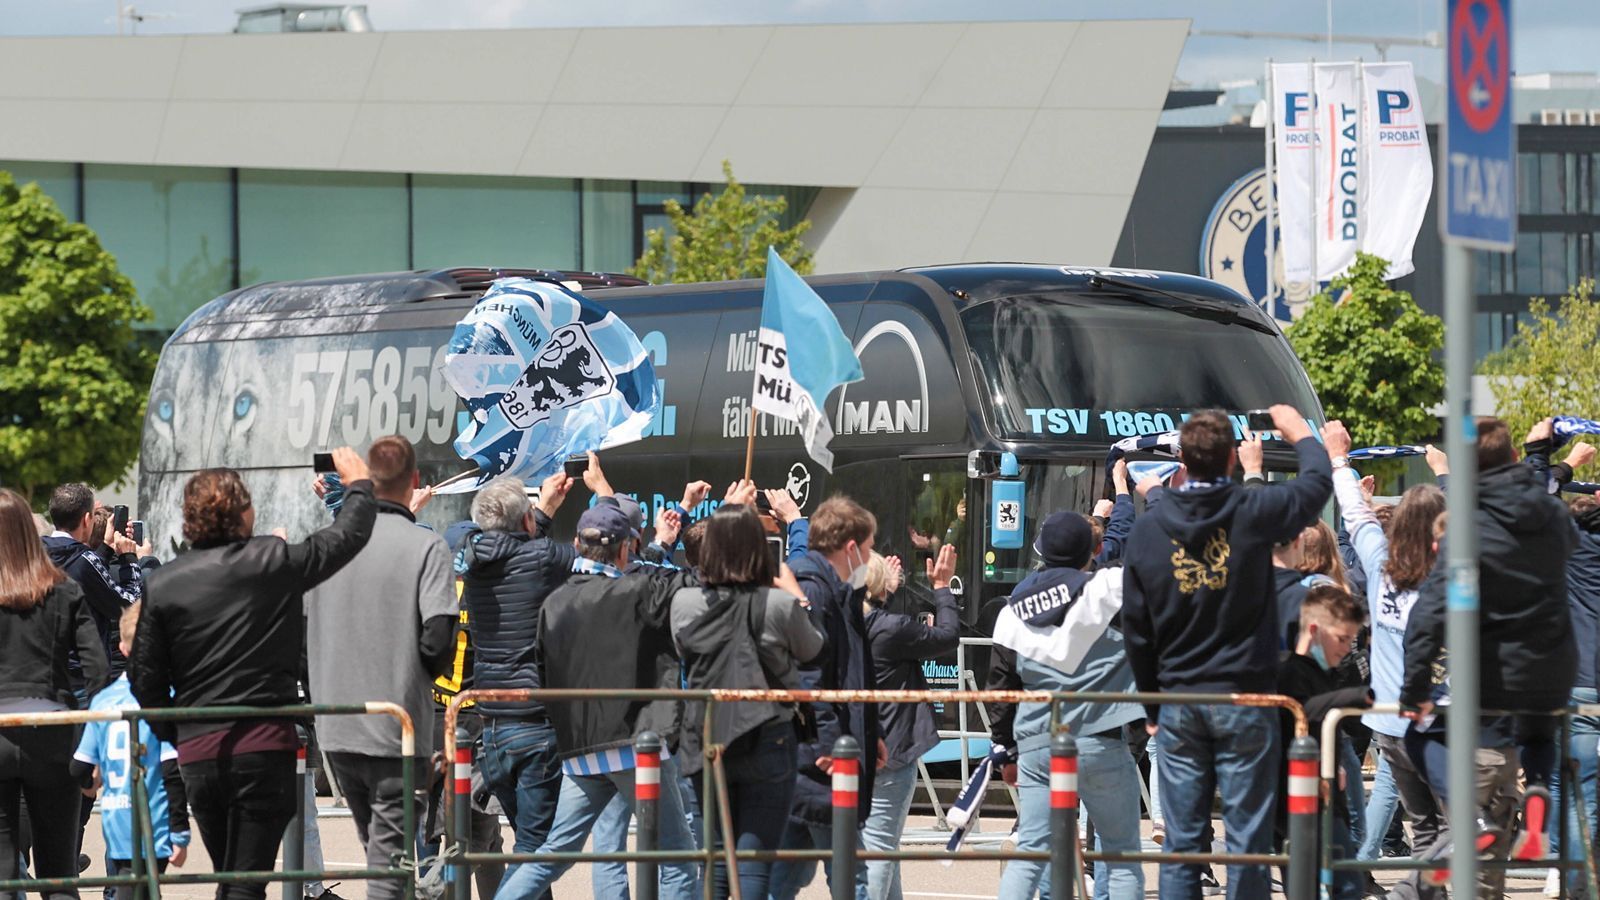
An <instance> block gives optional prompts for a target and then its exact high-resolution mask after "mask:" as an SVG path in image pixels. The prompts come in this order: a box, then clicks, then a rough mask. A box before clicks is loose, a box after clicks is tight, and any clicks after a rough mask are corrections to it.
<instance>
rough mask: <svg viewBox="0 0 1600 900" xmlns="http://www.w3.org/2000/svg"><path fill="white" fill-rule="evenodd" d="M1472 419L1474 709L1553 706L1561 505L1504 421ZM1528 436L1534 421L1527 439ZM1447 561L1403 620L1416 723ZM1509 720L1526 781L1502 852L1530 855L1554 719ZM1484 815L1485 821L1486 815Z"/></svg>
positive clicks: (1562, 628)
mask: <svg viewBox="0 0 1600 900" xmlns="http://www.w3.org/2000/svg"><path fill="white" fill-rule="evenodd" d="M1477 425H1478V508H1477V510H1476V511H1475V517H1476V520H1477V526H1478V584H1479V597H1480V598H1481V602H1482V611H1481V613H1480V618H1479V625H1478V629H1479V638H1478V641H1479V643H1478V673H1479V674H1478V678H1479V682H1480V685H1481V691H1482V694H1481V698H1482V699H1481V702H1482V704H1483V708H1484V709H1507V710H1554V709H1558V708H1561V707H1564V706H1566V705H1567V703H1568V701H1569V700H1570V699H1571V694H1572V684H1573V681H1574V679H1575V676H1576V674H1577V647H1576V645H1575V644H1574V642H1573V637H1572V623H1571V617H1570V615H1569V613H1568V610H1567V569H1566V566H1567V559H1568V557H1570V556H1571V555H1572V551H1573V547H1574V546H1575V545H1576V543H1577V532H1576V529H1575V527H1574V525H1573V521H1572V517H1571V515H1570V514H1569V513H1568V512H1567V508H1566V505H1565V504H1563V503H1562V502H1561V501H1560V500H1557V499H1556V498H1555V497H1552V496H1550V494H1549V491H1548V490H1547V488H1546V484H1545V481H1544V479H1543V478H1542V477H1541V476H1540V474H1539V473H1537V472H1536V471H1535V469H1534V467H1533V466H1529V465H1525V464H1523V463H1519V462H1518V461H1517V454H1516V450H1515V449H1514V448H1513V446H1512V443H1511V435H1510V432H1509V431H1508V430H1507V429H1506V424H1505V423H1504V422H1502V421H1500V420H1499V419H1495V418H1487V417H1484V418H1479V419H1478V423H1477ZM1546 427H1548V423H1546ZM1536 436H1537V430H1536V434H1535V435H1530V440H1532V439H1534V438H1535V437H1536ZM1545 436H1546V437H1548V432H1546V433H1545ZM1452 515H1455V514H1452ZM1447 569H1448V566H1447V564H1446V554H1445V552H1444V551H1443V549H1442V548H1441V550H1440V553H1439V559H1438V562H1436V563H1435V564H1434V567H1433V571H1432V572H1431V573H1429V575H1428V578H1427V580H1426V581H1424V582H1423V583H1422V587H1421V589H1420V591H1419V595H1418V597H1417V602H1416V605H1414V606H1413V607H1412V608H1411V618H1410V620H1409V621H1408V622H1407V624H1406V665H1405V681H1404V683H1403V684H1402V685H1401V688H1400V702H1401V704H1402V705H1404V706H1408V707H1412V708H1413V711H1411V712H1408V713H1407V715H1408V716H1410V717H1412V718H1414V719H1417V720H1418V721H1419V722H1422V721H1425V720H1428V719H1429V718H1430V717H1431V714H1432V713H1433V708H1432V707H1433V704H1432V702H1431V700H1430V698H1431V695H1432V691H1433V674H1434V668H1435V665H1436V663H1437V662H1438V661H1439V657H1440V653H1441V652H1442V650H1443V649H1444V631H1445V592H1446V591H1445V588H1446V585H1447V582H1448V580H1449V574H1448V571H1447ZM1513 727H1514V733H1515V740H1516V744H1517V746H1518V747H1519V748H1520V751H1521V757H1522V769H1523V775H1524V777H1525V778H1526V781H1527V790H1526V792H1525V793H1524V795H1523V816H1522V819H1523V823H1524V826H1523V833H1522V835H1521V836H1520V837H1519V838H1518V840H1517V842H1516V844H1515V845H1514V846H1513V848H1512V855H1513V856H1515V857H1516V858H1518V859H1537V858H1540V857H1543V856H1544V855H1545V851H1546V843H1547V840H1546V833H1545V828H1544V823H1545V821H1546V818H1547V814H1548V812H1549V809H1550V794H1549V790H1548V785H1549V783H1550V777H1551V775H1552V774H1553V772H1554V770H1555V765H1556V745H1555V735H1556V730H1557V719H1556V717H1554V716H1548V715H1527V716H1517V717H1515V720H1514V722H1513ZM1430 768H1438V769H1442V767H1440V766H1434V767H1430ZM1429 775H1430V777H1429V781H1430V783H1432V785H1433V788H1434V790H1435V792H1437V793H1439V794H1440V796H1441V797H1442V798H1443V799H1444V800H1445V801H1446V802H1448V801H1449V797H1448V796H1447V795H1446V791H1447V788H1448V785H1447V784H1446V783H1445V779H1444V777H1443V772H1442V771H1440V772H1438V773H1434V772H1432V771H1430V773H1429ZM1488 821H1489V823H1490V824H1494V819H1493V818H1492V817H1491V818H1490V819H1489V820H1488Z"/></svg>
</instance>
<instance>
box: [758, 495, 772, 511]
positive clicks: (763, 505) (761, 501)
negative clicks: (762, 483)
mask: <svg viewBox="0 0 1600 900" xmlns="http://www.w3.org/2000/svg"><path fill="white" fill-rule="evenodd" d="M756 511H757V512H759V513H761V514H762V515H764V516H770V515H772V501H771V500H768V499H767V492H766V491H756Z"/></svg>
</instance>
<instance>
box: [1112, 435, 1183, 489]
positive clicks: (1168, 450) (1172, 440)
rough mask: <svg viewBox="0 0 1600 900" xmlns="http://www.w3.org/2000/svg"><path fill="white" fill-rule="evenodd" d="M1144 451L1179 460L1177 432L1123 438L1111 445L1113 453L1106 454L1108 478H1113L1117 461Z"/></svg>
mask: <svg viewBox="0 0 1600 900" xmlns="http://www.w3.org/2000/svg"><path fill="white" fill-rule="evenodd" d="M1140 450H1143V451H1145V452H1148V453H1154V454H1157V455H1158V456H1166V457H1171V458H1172V459H1177V458H1178V433H1177V432H1176V431H1163V432H1161V433H1159V434H1141V435H1137V436H1135V437H1128V438H1123V439H1122V440H1120V441H1117V442H1116V443H1115V444H1112V445H1111V452H1110V453H1107V454H1106V477H1108V478H1109V477H1111V470H1112V469H1113V468H1115V467H1116V465H1117V460H1119V459H1121V458H1123V457H1124V456H1127V455H1128V454H1129V453H1133V452H1135V451H1140Z"/></svg>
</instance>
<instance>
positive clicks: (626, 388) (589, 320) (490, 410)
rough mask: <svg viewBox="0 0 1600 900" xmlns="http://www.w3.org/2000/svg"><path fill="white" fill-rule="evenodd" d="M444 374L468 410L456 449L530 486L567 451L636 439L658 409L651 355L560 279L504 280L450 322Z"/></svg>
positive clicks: (477, 482) (482, 472) (462, 485)
mask: <svg viewBox="0 0 1600 900" xmlns="http://www.w3.org/2000/svg"><path fill="white" fill-rule="evenodd" d="M444 366H445V367H444V377H445V380H446V381H448V382H449V383H450V386H451V387H452V388H454V389H455V392H456V393H457V394H460V395H461V398H462V399H463V400H465V401H466V404H467V411H468V412H469V413H470V414H471V421H470V422H468V424H467V425H466V427H465V428H463V429H462V431H461V434H460V435H459V436H458V437H457V438H456V442H455V449H456V453H457V454H458V455H459V456H460V457H461V458H462V459H464V460H470V461H472V462H475V463H477V464H478V474H477V476H476V477H475V478H472V479H470V480H468V479H463V480H462V481H460V482H457V483H455V484H451V485H449V486H446V487H445V488H443V489H441V493H465V492H467V491H475V490H477V489H478V488H480V487H482V486H483V485H485V484H487V483H489V482H490V481H492V480H494V479H495V478H498V477H500V476H503V475H510V476H515V477H517V478H521V479H522V480H523V481H524V482H528V483H532V482H535V481H538V480H540V479H543V478H545V477H547V476H549V475H550V474H552V473H554V472H555V471H556V469H557V468H559V467H560V465H561V463H562V461H563V460H565V459H566V458H567V457H568V456H571V455H573V454H577V453H583V452H586V451H589V450H601V449H604V448H606V447H615V446H617V445H618V444H626V443H629V442H632V441H636V440H639V438H641V437H643V435H644V432H645V431H646V430H647V429H648V428H649V427H650V423H651V421H652V420H653V419H654V418H655V416H656V412H657V410H658V409H659V408H660V406H661V396H660V389H659V387H658V384H657V382H656V374H655V368H654V367H653V366H652V365H651V364H650V355H649V354H648V353H647V352H646V351H645V349H644V347H643V346H641V345H640V343H639V339H638V338H637V337H635V336H634V334H633V331H632V330H631V329H629V328H628V326H627V325H625V324H623V322H622V320H621V319H619V318H617V317H616V315H615V314H613V313H611V312H610V311H608V310H606V309H604V308H603V307H601V306H599V305H597V304H595V303H593V302H591V301H589V300H586V299H584V298H583V297H580V296H578V295H577V294H575V293H572V292H571V291H568V290H567V289H565V288H563V287H561V286H560V285H557V284H551V283H548V282H543V281H534V280H531V279H527V278H502V279H500V280H499V281H496V282H495V283H494V284H492V285H490V286H489V290H488V292H487V293H485V294H484V295H483V297H482V299H480V300H479V301H478V303H477V305H476V306H474V307H472V310H471V311H470V312H468V313H467V315H466V316H465V317H464V318H463V319H462V320H461V321H460V322H459V323H457V325H456V328H455V333H454V334H452V335H451V337H450V346H449V347H448V348H447V350H446V352H445V363H444Z"/></svg>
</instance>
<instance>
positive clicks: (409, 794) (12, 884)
mask: <svg viewBox="0 0 1600 900" xmlns="http://www.w3.org/2000/svg"><path fill="white" fill-rule="evenodd" d="M362 715H387V716H393V717H394V718H395V719H396V720H397V721H398V722H399V723H400V754H401V783H402V787H403V789H404V791H405V797H404V801H403V804H402V813H401V816H402V824H403V826H404V828H405V831H406V833H407V834H412V833H414V832H415V831H416V797H415V793H414V790H413V788H414V784H415V775H414V773H413V772H412V757H413V756H414V755H415V754H416V731H415V727H414V726H413V724H412V721H411V716H410V715H408V714H407V713H406V711H405V709H403V708H402V707H401V706H399V705H398V704H395V703H363V704H348V705H328V704H323V705H310V706H278V707H261V706H205V707H190V708H172V709H125V710H102V711H95V710H70V711H63V712H42V713H23V714H14V715H0V728H46V727H65V726H68V725H81V724H84V723H88V722H118V721H122V722H128V723H130V727H129V731H130V732H131V734H130V739H129V741H128V778H129V785H130V788H131V791H132V796H131V797H130V805H131V806H132V812H133V823H134V824H133V836H134V838H135V840H137V841H138V842H139V847H140V850H141V851H142V852H139V853H135V854H133V859H132V860H131V861H130V869H131V871H130V872H129V874H127V875H111V876H94V877H84V876H73V877H71V878H24V879H11V880H0V895H4V894H8V893H11V892H17V891H36V892H40V893H45V892H49V891H59V890H63V889H75V888H89V887H113V886H116V887H123V886H127V887H132V888H133V889H134V893H135V896H136V897H142V898H144V900H161V886H162V885H164V884H250V883H270V882H283V883H284V896H285V900H299V898H300V884H301V883H302V882H305V881H314V880H320V879H330V880H332V879H337V880H341V881H364V880H371V879H378V878H390V879H395V880H398V881H400V882H401V884H402V885H403V890H404V896H405V900H412V898H413V897H414V896H415V890H416V879H415V878H414V874H415V870H416V864H415V860H414V859H413V858H412V852H413V851H412V847H414V846H415V844H414V843H413V842H411V841H407V842H406V846H405V849H404V850H403V851H402V853H401V854H400V856H399V857H398V858H397V859H396V860H395V861H394V865H392V866H391V867H390V868H387V869H336V870H327V871H321V872H309V871H304V870H302V869H300V868H299V866H300V865H303V860H300V859H296V858H295V856H294V855H297V854H299V853H301V852H302V850H303V847H302V846H301V845H300V844H299V843H295V844H292V845H291V847H290V848H286V850H285V853H284V869H285V871H282V872H227V871H222V872H210V873H204V872H196V873H176V872H169V873H166V874H161V873H160V872H159V871H158V870H157V869H156V867H155V866H154V865H152V864H151V861H153V860H155V859H156V858H157V857H156V853H155V830H154V827H153V824H152V822H151V821H150V799H149V797H148V796H147V795H146V793H145V784H144V764H143V761H144V753H145V748H144V745H143V743H142V742H141V741H140V740H139V729H138V723H139V722H208V721H218V720H232V719H284V718H292V719H305V718H310V717H312V716H362ZM297 773H298V774H297V778H296V781H295V790H296V796H297V798H298V799H297V801H296V802H297V803H298V804H299V806H300V815H298V816H296V819H295V820H294V821H293V822H291V825H290V827H291V829H293V828H294V827H295V825H296V824H299V825H301V826H302V827H303V824H304V819H303V815H304V811H305V810H304V802H305V792H304V789H303V786H302V785H301V783H300V778H303V777H304V775H305V749H304V747H302V748H301V750H300V753H299V764H298V765H297ZM196 830H198V828H196Z"/></svg>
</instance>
